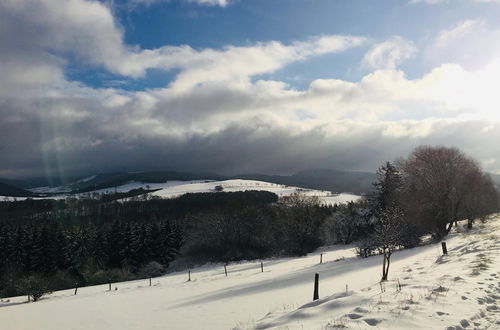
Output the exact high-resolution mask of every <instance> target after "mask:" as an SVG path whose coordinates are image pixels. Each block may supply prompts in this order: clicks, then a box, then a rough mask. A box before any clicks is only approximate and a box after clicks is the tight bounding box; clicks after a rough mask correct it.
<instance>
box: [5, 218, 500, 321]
mask: <svg viewBox="0 0 500 330" xmlns="http://www.w3.org/2000/svg"><path fill="white" fill-rule="evenodd" d="M446 242H447V245H448V250H449V254H448V255H445V256H443V255H442V252H441V244H430V245H425V246H422V247H418V248H414V249H408V250H402V251H398V252H396V253H395V254H394V255H393V257H392V263H391V269H390V273H389V281H388V282H385V283H383V284H382V285H381V284H380V283H379V279H380V275H381V274H380V273H381V262H382V257H381V256H373V257H369V258H366V259H361V258H357V257H356V256H355V251H354V248H353V247H352V246H334V247H324V248H321V249H319V250H317V251H315V252H314V253H311V254H309V255H307V256H305V257H302V258H282V259H271V260H263V270H264V271H263V272H261V264H260V262H241V263H238V264H229V265H228V266H227V271H228V275H227V277H226V275H225V272H224V265H223V264H209V265H204V266H201V267H197V268H194V269H192V270H191V281H188V271H187V270H186V271H182V272H176V273H171V274H168V275H166V276H163V277H159V278H154V279H153V281H152V286H151V287H150V286H149V281H148V280H141V281H132V282H124V283H114V284H113V285H112V290H111V291H108V285H103V286H94V287H85V288H80V289H79V290H78V294H77V295H76V296H75V295H74V290H66V291H59V292H55V293H53V294H52V295H50V296H47V297H46V298H44V299H42V300H41V301H39V302H36V303H27V302H26V301H27V299H26V297H15V298H10V299H3V300H2V301H0V320H2V326H1V327H2V329H20V330H23V329H26V330H28V329H30V330H31V329H54V330H63V329H64V330H66V329H120V330H122V329H254V328H257V329H267V328H277V329H336V328H353V329H463V328H470V329H472V328H477V329H498V328H500V319H499V318H498V316H499V308H500V260H499V258H498V255H499V251H500V216H495V217H493V218H492V219H490V221H489V222H487V223H486V224H477V226H476V227H475V228H474V229H473V230H472V231H470V232H467V231H465V230H464V229H462V227H461V226H460V227H458V229H457V230H456V231H455V232H454V233H453V234H452V235H450V236H449V237H448V238H447V241H446ZM320 254H323V263H322V264H320V263H319V262H320ZM315 273H319V276H320V299H319V300H317V301H314V302H313V301H312V295H313V280H314V274H315Z"/></svg>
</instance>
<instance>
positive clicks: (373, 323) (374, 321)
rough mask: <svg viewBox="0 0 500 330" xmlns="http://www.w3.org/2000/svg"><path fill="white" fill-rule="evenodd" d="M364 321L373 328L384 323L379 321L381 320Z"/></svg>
mask: <svg viewBox="0 0 500 330" xmlns="http://www.w3.org/2000/svg"><path fill="white" fill-rule="evenodd" d="M363 321H365V322H366V324H368V325H371V326H372V327H374V326H376V325H377V324H379V323H380V322H382V320H379V319H364V320H363Z"/></svg>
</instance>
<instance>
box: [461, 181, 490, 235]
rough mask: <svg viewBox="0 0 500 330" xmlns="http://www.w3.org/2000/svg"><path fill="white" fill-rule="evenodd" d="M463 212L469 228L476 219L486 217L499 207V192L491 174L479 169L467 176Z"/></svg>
mask: <svg viewBox="0 0 500 330" xmlns="http://www.w3.org/2000/svg"><path fill="white" fill-rule="evenodd" d="M466 181H467V187H468V188H467V189H466V191H465V197H464V203H463V206H464V207H463V212H464V217H465V218H466V219H467V228H468V229H472V225H473V223H474V220H476V219H477V218H481V219H484V218H485V217H486V216H487V215H488V214H491V213H493V212H495V211H496V209H497V207H498V192H497V190H496V188H495V185H494V183H493V181H492V180H491V177H490V176H489V175H486V174H484V173H481V172H479V171H476V172H473V173H471V174H470V175H469V176H468V177H467V178H466Z"/></svg>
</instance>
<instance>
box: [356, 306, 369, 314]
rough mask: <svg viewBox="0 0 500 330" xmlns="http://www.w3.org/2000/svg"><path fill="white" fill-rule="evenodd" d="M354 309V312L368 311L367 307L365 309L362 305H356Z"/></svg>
mask: <svg viewBox="0 0 500 330" xmlns="http://www.w3.org/2000/svg"><path fill="white" fill-rule="evenodd" d="M354 311H355V312H356V313H368V312H369V310H367V309H365V308H363V307H356V308H355V309H354Z"/></svg>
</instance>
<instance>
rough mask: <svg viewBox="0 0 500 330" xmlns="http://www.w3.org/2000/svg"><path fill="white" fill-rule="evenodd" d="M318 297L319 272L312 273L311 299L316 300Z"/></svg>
mask: <svg viewBox="0 0 500 330" xmlns="http://www.w3.org/2000/svg"><path fill="white" fill-rule="evenodd" d="M318 299H319V274H318V273H316V274H315V275H314V293H313V300H318Z"/></svg>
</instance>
